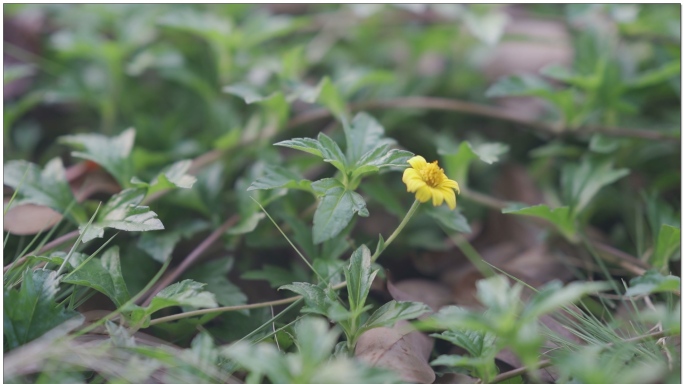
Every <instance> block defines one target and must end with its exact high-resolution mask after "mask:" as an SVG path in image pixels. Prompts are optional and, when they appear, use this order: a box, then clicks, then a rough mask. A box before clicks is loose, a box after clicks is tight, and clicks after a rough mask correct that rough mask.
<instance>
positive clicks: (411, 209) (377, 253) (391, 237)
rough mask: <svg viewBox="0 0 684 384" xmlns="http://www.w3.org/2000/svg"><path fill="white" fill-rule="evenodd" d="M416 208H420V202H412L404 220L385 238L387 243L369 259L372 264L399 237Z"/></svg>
mask: <svg viewBox="0 0 684 384" xmlns="http://www.w3.org/2000/svg"><path fill="white" fill-rule="evenodd" d="M418 207H420V201H418V200H414V201H413V205H412V206H411V208H410V209H409V211H408V212H406V216H404V219H403V220H402V221H401V223H399V226H398V227H397V229H395V230H394V232H392V234H391V235H390V237H389V238H387V241H385V244H384V245H383V246H382V248H378V249H377V250H376V251H375V254H374V255H373V256H372V257H371V262H374V261H375V260H377V259H378V257H380V254H382V252H383V251H384V250H385V249H387V247H388V246H389V245H390V244H391V243H392V241H394V239H395V238H396V237H397V236H398V235H399V233H400V232H401V230H402V229H404V227H405V226H406V224H407V223H408V222H409V220H411V217H412V216H413V214H414V213H416V211H417V210H418Z"/></svg>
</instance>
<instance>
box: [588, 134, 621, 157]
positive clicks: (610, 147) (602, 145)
mask: <svg viewBox="0 0 684 384" xmlns="http://www.w3.org/2000/svg"><path fill="white" fill-rule="evenodd" d="M618 148H620V140H619V139H617V138H615V137H607V136H603V135H601V134H598V133H597V134H595V135H593V136H591V141H589V149H591V150H592V151H594V152H596V153H611V152H614V151H615V150H616V149H618Z"/></svg>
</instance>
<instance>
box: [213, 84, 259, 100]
mask: <svg viewBox="0 0 684 384" xmlns="http://www.w3.org/2000/svg"><path fill="white" fill-rule="evenodd" d="M223 92H225V93H230V94H231V95H235V96H237V97H240V98H242V99H243V100H244V101H245V103H247V104H252V103H255V102H258V101H262V100H264V98H265V97H264V96H262V95H261V94H260V93H259V90H258V89H257V88H256V87H254V86H253V85H251V84H249V83H238V84H233V85H227V86H225V87H223Z"/></svg>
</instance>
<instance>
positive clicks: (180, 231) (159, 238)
mask: <svg viewBox="0 0 684 384" xmlns="http://www.w3.org/2000/svg"><path fill="white" fill-rule="evenodd" d="M207 227H208V223H207V222H206V221H201V220H185V221H183V225H182V226H180V227H177V228H174V229H172V230H166V231H164V232H162V233H150V232H145V233H143V234H141V235H140V238H139V239H138V243H137V244H136V245H137V246H138V248H140V249H142V250H143V251H145V253H147V254H148V255H150V256H151V257H152V258H153V259H154V260H157V261H158V262H160V263H163V262H164V261H166V259H167V258H169V257H171V254H172V253H173V250H174V248H175V247H176V244H178V242H179V241H180V240H181V238H189V237H190V236H192V235H194V234H196V233H197V232H199V231H203V230H205V229H207Z"/></svg>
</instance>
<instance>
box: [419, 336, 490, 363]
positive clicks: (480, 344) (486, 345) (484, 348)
mask: <svg viewBox="0 0 684 384" xmlns="http://www.w3.org/2000/svg"><path fill="white" fill-rule="evenodd" d="M430 336H432V337H436V338H438V339H443V340H446V341H448V342H450V343H452V344H454V345H457V346H459V347H461V348H463V349H465V350H466V351H467V352H468V354H470V355H471V356H473V357H484V356H491V354H492V352H494V353H496V349H495V345H494V343H495V342H496V335H495V334H493V333H491V332H483V331H472V330H468V329H462V330H461V329H452V330H448V331H445V332H442V333H440V334H432V335H430ZM492 362H493V361H492ZM432 364H433V365H439V364H437V363H435V362H434V361H433V362H432ZM444 365H449V364H444Z"/></svg>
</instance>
